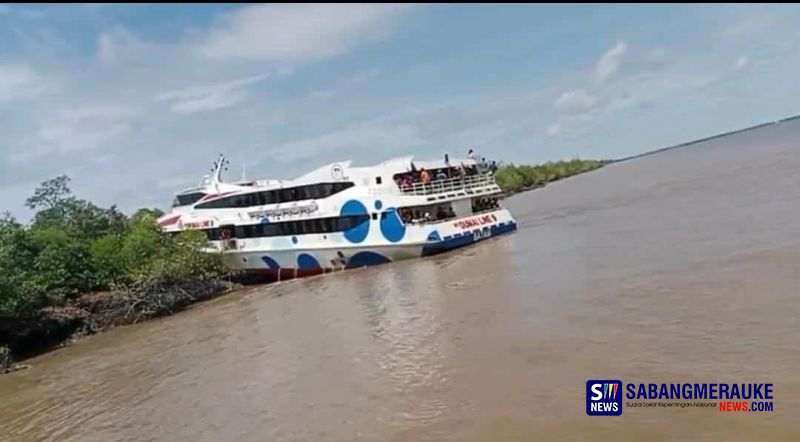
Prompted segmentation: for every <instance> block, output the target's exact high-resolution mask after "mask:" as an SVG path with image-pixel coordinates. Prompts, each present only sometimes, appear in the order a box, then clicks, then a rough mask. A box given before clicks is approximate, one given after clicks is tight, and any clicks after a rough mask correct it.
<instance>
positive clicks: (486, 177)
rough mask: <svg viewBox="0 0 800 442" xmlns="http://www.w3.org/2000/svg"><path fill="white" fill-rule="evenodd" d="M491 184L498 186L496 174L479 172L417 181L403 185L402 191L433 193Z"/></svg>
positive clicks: (409, 193) (410, 193)
mask: <svg viewBox="0 0 800 442" xmlns="http://www.w3.org/2000/svg"><path fill="white" fill-rule="evenodd" d="M489 186H497V183H496V182H495V180H494V176H493V175H490V174H479V175H468V176H462V177H456V178H446V179H443V180H434V181H431V182H430V183H428V184H423V183H421V182H417V183H413V184H406V185H401V186H400V192H401V193H403V194H405V195H432V194H435V193H443V192H453V191H457V190H469V189H476V188H481V187H489Z"/></svg>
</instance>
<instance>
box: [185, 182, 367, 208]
mask: <svg viewBox="0 0 800 442" xmlns="http://www.w3.org/2000/svg"><path fill="white" fill-rule="evenodd" d="M350 187H353V183H350V182H336V183H318V184H309V185H305V186H297V187H289V188H286V189H275V190H264V191H261V192H252V193H246V194H243V195H231V196H229V197H225V198H219V199H216V200H213V201H208V202H205V203H200V204H198V205H197V208H198V209H223V208H234V207H251V206H263V205H266V204H277V203H288V202H291V201H302V200H312V199H321V198H327V197H329V196H331V195H333V194H334V193H338V192H341V191H343V190H345V189H348V188H350Z"/></svg>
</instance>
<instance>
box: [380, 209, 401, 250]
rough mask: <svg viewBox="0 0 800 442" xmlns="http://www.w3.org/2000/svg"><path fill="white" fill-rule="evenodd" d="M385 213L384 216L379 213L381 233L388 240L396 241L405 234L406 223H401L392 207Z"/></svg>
mask: <svg viewBox="0 0 800 442" xmlns="http://www.w3.org/2000/svg"><path fill="white" fill-rule="evenodd" d="M385 213H386V216H383V215H381V233H382V234H383V237H384V238H386V239H388V240H389V241H391V242H398V241H400V240H401V239H403V237H404V236H406V225H405V224H403V221H402V220H401V219H400V215H398V214H397V209H395V208H394V207H392V208H391V209H389V210H387V211H386V212H385Z"/></svg>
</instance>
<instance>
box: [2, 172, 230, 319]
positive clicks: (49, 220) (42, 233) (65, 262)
mask: <svg viewBox="0 0 800 442" xmlns="http://www.w3.org/2000/svg"><path fill="white" fill-rule="evenodd" d="M68 184H69V178H68V177H66V176H60V177H57V178H54V179H51V180H48V181H45V182H43V183H42V184H41V185H40V186H39V187H37V189H36V190H35V191H34V195H33V196H31V197H30V198H28V200H27V201H26V205H27V206H28V207H30V208H32V209H38V212H37V213H36V215H35V216H34V218H33V221H32V223H31V224H30V225H29V226H24V225H22V224H20V223H19V222H17V221H16V220H15V219H14V218H12V217H11V216H10V215H8V214H6V215H4V216H3V217H2V218H0V315H13V314H19V313H20V312H23V311H24V310H25V309H26V308H28V307H31V306H32V307H34V308H35V307H41V306H45V305H53V304H60V303H63V302H64V301H68V300H69V299H72V298H74V297H76V296H78V295H80V294H82V293H86V292H90V291H93V290H104V289H112V288H124V289H137V288H141V287H144V286H148V285H153V284H165V283H170V282H176V281H178V280H180V279H181V278H188V277H200V278H216V277H219V276H220V275H222V274H223V272H224V267H223V265H222V262H221V259H220V257H219V256H218V255H216V254H213V253H207V252H203V251H202V250H201V249H202V247H203V246H204V245H205V244H206V242H207V240H206V237H205V235H204V234H203V233H202V232H187V233H186V234H180V235H169V234H166V233H164V232H162V231H161V230H160V229H159V228H158V226H157V225H156V223H155V220H156V218H157V217H159V216H161V215H163V212H161V211H160V210H158V209H140V210H138V211H137V212H136V213H135V214H134V215H133V216H131V217H130V218H128V217H126V216H125V215H124V214H122V213H121V212H119V211H118V210H117V209H116V207H113V206H112V207H110V208H108V209H105V208H101V207H98V206H96V205H94V204H92V203H91V202H88V201H85V200H81V199H78V198H76V197H75V196H74V195H73V194H72V192H71V191H70V189H69V186H68Z"/></svg>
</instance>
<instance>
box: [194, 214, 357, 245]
mask: <svg viewBox="0 0 800 442" xmlns="http://www.w3.org/2000/svg"><path fill="white" fill-rule="evenodd" d="M368 220H369V215H353V216H337V217H330V218H317V219H308V220H302V221H283V222H277V223H269V224H250V225H245V226H231V227H220V228H214V229H208V230H206V236H208V239H209V240H211V241H217V240H219V239H220V230H221V229H231V230H232V231H230V234H231V235H230V237H231V238H262V237H267V236H288V235H304V234H308V233H332V232H343V231H345V230H349V229H351V228H353V227H355V226H357V225H359V224H361V223H362V222H366V221H368Z"/></svg>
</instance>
